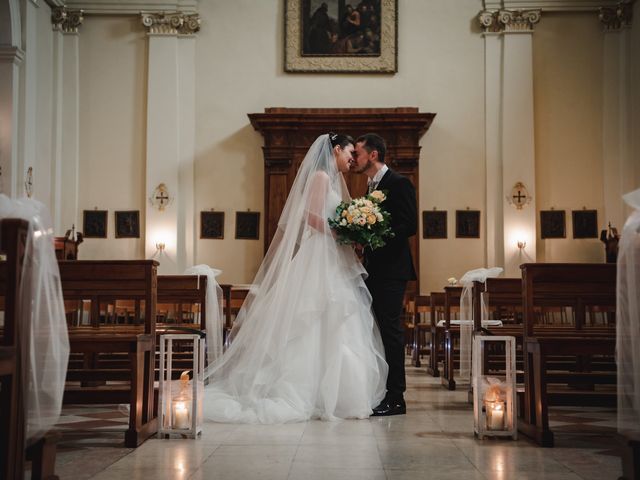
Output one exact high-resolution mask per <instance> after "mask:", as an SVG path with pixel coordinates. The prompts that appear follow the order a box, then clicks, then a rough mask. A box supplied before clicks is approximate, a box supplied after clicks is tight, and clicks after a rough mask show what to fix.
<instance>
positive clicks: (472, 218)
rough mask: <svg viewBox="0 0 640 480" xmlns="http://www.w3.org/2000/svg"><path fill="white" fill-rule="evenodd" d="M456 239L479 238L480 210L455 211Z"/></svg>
mask: <svg viewBox="0 0 640 480" xmlns="http://www.w3.org/2000/svg"><path fill="white" fill-rule="evenodd" d="M456 238H480V210H456Z"/></svg>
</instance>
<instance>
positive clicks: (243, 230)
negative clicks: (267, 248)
mask: <svg viewBox="0 0 640 480" xmlns="http://www.w3.org/2000/svg"><path fill="white" fill-rule="evenodd" d="M258 238H260V212H236V239H239V240H258Z"/></svg>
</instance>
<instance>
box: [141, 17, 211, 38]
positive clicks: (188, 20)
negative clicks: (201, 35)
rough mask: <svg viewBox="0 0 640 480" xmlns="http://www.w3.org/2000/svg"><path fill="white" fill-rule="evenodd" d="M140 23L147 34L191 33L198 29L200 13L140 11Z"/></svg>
mask: <svg viewBox="0 0 640 480" xmlns="http://www.w3.org/2000/svg"><path fill="white" fill-rule="evenodd" d="M141 15H142V25H144V26H145V27H146V28H147V33H148V34H149V35H193V34H195V33H197V32H198V31H199V30H200V15H198V14H197V13H194V14H185V13H181V12H174V13H144V12H143V13H142V14H141Z"/></svg>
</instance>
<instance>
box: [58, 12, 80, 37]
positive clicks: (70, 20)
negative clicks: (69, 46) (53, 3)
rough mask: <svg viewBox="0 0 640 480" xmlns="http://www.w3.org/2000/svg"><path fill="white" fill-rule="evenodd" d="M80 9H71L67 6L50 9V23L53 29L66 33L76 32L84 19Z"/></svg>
mask: <svg viewBox="0 0 640 480" xmlns="http://www.w3.org/2000/svg"><path fill="white" fill-rule="evenodd" d="M83 14H84V12H83V11H82V10H72V9H69V8H67V7H54V8H52V9H51V23H52V24H53V29H54V30H55V31H59V32H62V33H66V34H74V33H78V28H79V27H80V25H82V22H83V21H84V16H83Z"/></svg>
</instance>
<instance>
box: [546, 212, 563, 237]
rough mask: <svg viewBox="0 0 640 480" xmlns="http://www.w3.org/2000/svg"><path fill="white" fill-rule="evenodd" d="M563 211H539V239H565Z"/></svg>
mask: <svg viewBox="0 0 640 480" xmlns="http://www.w3.org/2000/svg"><path fill="white" fill-rule="evenodd" d="M566 236H567V232H566V217H565V211H564V210H540V238H542V239H543V240H544V239H547V238H566Z"/></svg>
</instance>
